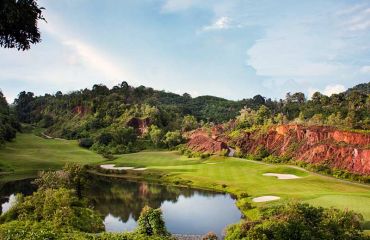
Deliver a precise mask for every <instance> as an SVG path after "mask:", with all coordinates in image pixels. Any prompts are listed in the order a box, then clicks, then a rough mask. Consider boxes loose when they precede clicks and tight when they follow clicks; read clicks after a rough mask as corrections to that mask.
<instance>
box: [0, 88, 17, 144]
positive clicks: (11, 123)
mask: <svg viewBox="0 0 370 240" xmlns="http://www.w3.org/2000/svg"><path fill="white" fill-rule="evenodd" d="M17 130H20V125H19V123H18V121H17V120H16V118H15V116H14V114H12V113H11V111H10V109H9V106H8V103H7V102H6V99H5V97H4V95H3V93H2V92H1V91H0V147H1V145H3V144H4V143H5V142H6V141H11V140H12V139H13V138H15V135H16V131H17Z"/></svg>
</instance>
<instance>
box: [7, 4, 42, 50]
mask: <svg viewBox="0 0 370 240" xmlns="http://www.w3.org/2000/svg"><path fill="white" fill-rule="evenodd" d="M42 10H43V8H40V7H39V6H38V5H37V2H36V1H35V0H1V1H0V46H2V47H5V48H17V49H18V50H27V49H29V48H30V44H35V43H38V42H40V41H41V38H40V32H39V29H38V27H37V21H38V20H45V19H44V18H43V16H42Z"/></svg>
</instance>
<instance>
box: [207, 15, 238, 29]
mask: <svg viewBox="0 0 370 240" xmlns="http://www.w3.org/2000/svg"><path fill="white" fill-rule="evenodd" d="M230 27H231V19H230V18H229V17H220V18H218V19H217V20H216V21H215V22H213V23H212V24H211V25H208V26H204V27H203V30H204V31H212V30H221V29H228V28H230Z"/></svg>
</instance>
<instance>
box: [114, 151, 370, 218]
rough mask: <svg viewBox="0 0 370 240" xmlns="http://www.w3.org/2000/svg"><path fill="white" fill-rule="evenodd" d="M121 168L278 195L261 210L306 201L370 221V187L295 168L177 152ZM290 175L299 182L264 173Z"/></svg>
mask: <svg viewBox="0 0 370 240" xmlns="http://www.w3.org/2000/svg"><path fill="white" fill-rule="evenodd" d="M111 163H112V164H113V163H115V164H116V165H117V166H135V167H147V168H148V169H149V170H150V169H155V170H157V171H158V170H159V171H163V172H165V173H166V175H167V178H166V180H168V181H172V182H175V181H179V180H190V181H192V185H194V186H198V187H203V188H213V189H218V190H226V191H228V192H230V193H234V194H239V193H241V192H247V193H248V194H249V195H251V198H253V197H258V196H264V195H276V196H279V197H281V200H279V201H274V202H271V203H258V204H255V205H257V206H264V205H269V204H276V203H281V202H285V201H291V200H293V201H294V200H296V201H303V202H308V203H312V204H314V205H320V206H324V207H331V206H333V207H337V208H341V209H352V210H355V211H357V212H360V213H362V214H363V215H364V217H365V219H366V221H369V220H370V207H369V206H370V186H368V185H361V184H356V183H349V182H348V183H347V182H343V181H340V180H337V179H334V178H331V177H326V176H320V175H317V174H313V173H309V172H307V171H303V170H300V169H297V168H295V167H293V166H282V165H271V164H264V163H261V162H256V161H249V160H244V159H239V158H228V157H219V156H213V157H211V158H209V159H206V160H203V161H201V160H197V159H188V160H186V158H185V157H184V156H181V155H179V154H178V153H177V152H140V153H135V154H127V155H124V156H122V157H120V158H118V159H116V160H114V161H112V162H111ZM209 163H211V164H209ZM266 172H272V173H287V174H295V175H297V176H300V177H301V178H299V179H290V180H278V179H277V178H275V177H266V176H263V175H262V174H263V173H266Z"/></svg>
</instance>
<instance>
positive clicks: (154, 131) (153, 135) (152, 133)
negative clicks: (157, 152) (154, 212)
mask: <svg viewBox="0 0 370 240" xmlns="http://www.w3.org/2000/svg"><path fill="white" fill-rule="evenodd" d="M149 137H150V140H151V141H152V142H153V143H154V145H156V146H158V145H159V144H160V142H161V140H162V137H163V132H162V130H161V129H160V128H159V127H157V126H156V125H152V126H150V128H149Z"/></svg>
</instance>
